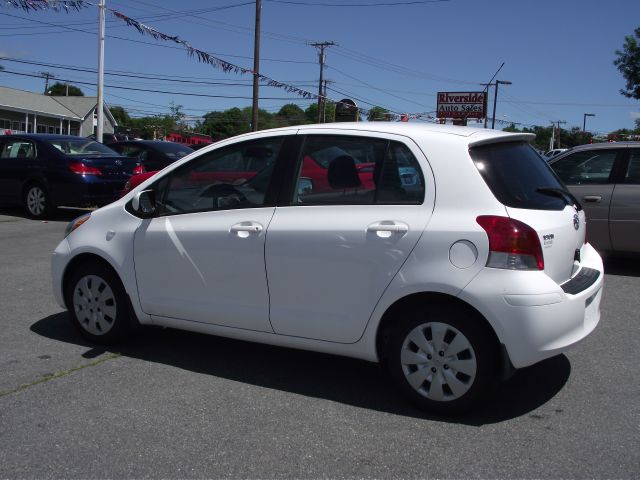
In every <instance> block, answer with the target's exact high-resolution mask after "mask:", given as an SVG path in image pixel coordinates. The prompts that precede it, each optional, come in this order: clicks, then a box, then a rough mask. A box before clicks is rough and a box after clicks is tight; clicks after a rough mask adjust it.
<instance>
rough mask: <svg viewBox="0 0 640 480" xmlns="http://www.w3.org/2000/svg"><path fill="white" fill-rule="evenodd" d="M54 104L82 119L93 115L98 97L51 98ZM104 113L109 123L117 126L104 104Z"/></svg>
mask: <svg viewBox="0 0 640 480" xmlns="http://www.w3.org/2000/svg"><path fill="white" fill-rule="evenodd" d="M50 98H53V99H54V100H55V101H56V102H58V103H60V104H61V105H62V106H64V107H66V108H68V109H69V110H71V111H72V112H73V113H75V114H76V115H78V116H79V117H80V118H82V119H84V118H86V116H87V115H90V114H91V113H93V110H94V109H95V108H96V106H97V105H98V97H58V96H52V97H50ZM104 111H105V113H106V114H107V116H108V117H109V119H110V120H111V123H113V124H114V125H117V122H116V120H115V118H113V115H111V111H110V110H109V107H108V106H107V104H106V103H105V104H104Z"/></svg>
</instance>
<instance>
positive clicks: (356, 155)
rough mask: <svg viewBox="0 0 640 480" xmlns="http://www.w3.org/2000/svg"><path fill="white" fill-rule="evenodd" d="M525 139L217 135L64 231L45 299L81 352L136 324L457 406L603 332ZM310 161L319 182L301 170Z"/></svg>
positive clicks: (582, 268)
mask: <svg viewBox="0 0 640 480" xmlns="http://www.w3.org/2000/svg"><path fill="white" fill-rule="evenodd" d="M532 138H533V135H529V134H514V133H506V132H500V131H495V130H484V129H472V128H466V127H458V126H447V125H427V124H424V125H418V124H416V125H411V124H400V123H389V122H375V123H358V124H355V123H351V124H350V123H346V124H324V125H308V126H298V127H295V128H283V129H276V130H264V131H260V132H254V133H251V134H246V135H240V136H237V137H234V138H231V139H228V140H225V141H221V142H218V143H216V144H215V145H214V146H212V147H210V148H207V149H204V150H201V151H200V152H197V153H196V154H194V155H191V156H190V157H188V158H186V159H183V160H182V161H179V162H176V163H174V164H173V165H170V166H169V167H167V168H166V169H164V170H162V171H161V172H159V173H157V174H156V175H154V176H152V177H150V178H148V179H147V180H146V181H145V182H144V183H142V184H141V185H139V186H138V187H136V188H135V189H134V190H133V191H131V192H129V193H128V194H127V195H126V196H125V197H124V198H121V199H120V200H119V201H117V202H115V203H113V204H111V205H109V206H107V207H105V208H102V209H99V210H97V211H94V212H92V213H90V214H87V215H85V216H83V217H80V218H79V219H77V220H75V221H73V222H71V223H70V224H69V226H68V228H67V236H66V238H65V239H64V240H63V241H62V242H61V243H60V245H59V246H58V247H57V248H56V250H55V252H54V255H53V257H52V278H53V287H54V292H55V297H56V300H57V302H58V303H59V304H60V305H61V306H63V307H64V308H67V309H68V310H69V315H70V319H71V321H72V323H73V325H75V327H76V328H77V330H78V331H79V332H80V333H81V334H82V335H84V337H85V338H87V339H89V340H90V341H94V342H101V343H110V342H115V341H118V340H119V339H122V338H124V337H126V335H127V333H128V329H129V327H130V326H131V325H132V322H133V323H134V324H135V323H136V321H137V322H139V323H141V324H154V325H160V326H167V327H173V328H181V329H185V330H192V331H196V332H201V333H209V334H214V335H222V336H229V337H233V338H238V339H245V340H251V341H257V342H263V343H269V344H274V345H280V346H287V347H293V348H300V349H307V350H316V351H321V352H325V353H333V354H340V355H346V356H351V357H356V358H360V359H364V360H368V361H378V362H381V363H383V364H384V365H386V366H387V367H388V368H389V371H390V373H391V375H392V377H393V378H394V379H395V381H396V382H397V385H398V387H399V389H400V390H401V391H402V392H403V393H404V394H405V395H406V396H407V397H408V398H409V399H411V400H412V401H414V402H416V403H417V404H418V405H420V406H421V407H423V408H426V409H429V410H432V411H437V412H442V413H453V412H457V411H460V410H464V409H466V408H469V407H471V406H472V405H473V404H474V403H475V402H476V401H477V400H478V399H479V398H480V397H481V396H482V395H484V394H486V393H487V391H488V390H489V387H490V386H491V385H492V384H493V382H494V380H495V379H496V377H499V376H500V375H505V373H506V372H509V371H512V370H513V368H514V367H515V368H521V367H526V366H529V365H532V364H534V363H536V362H539V361H541V360H544V359H545V358H549V357H551V356H554V355H557V354H559V353H561V352H563V351H565V350H566V349H568V348H569V347H571V346H573V345H575V344H576V343H578V342H579V341H581V340H582V339H584V338H585V337H586V336H587V335H589V334H590V333H591V332H592V331H593V329H594V328H595V327H596V325H597V324H598V322H599V319H600V300H601V296H602V285H603V269H602V260H601V258H600V256H599V255H598V253H597V252H596V251H595V250H594V248H593V247H592V246H591V245H589V244H588V243H587V242H586V238H585V232H586V229H585V217H584V212H583V211H582V210H581V209H580V207H579V205H577V204H576V203H575V202H574V201H573V200H572V199H571V198H570V194H569V193H568V192H567V191H566V189H565V187H564V186H563V185H562V183H561V182H560V181H559V180H558V178H557V176H556V175H555V174H554V173H553V171H552V170H551V168H550V167H549V165H548V164H547V163H546V162H545V161H544V160H542V159H541V158H540V157H539V155H538V154H537V153H535V151H534V150H533V149H532V148H531V147H530V146H529V145H528V142H529V141H530V140H531V139H532ZM320 152H324V153H322V154H321V153H320ZM324 154H326V161H327V164H326V169H324V170H323V172H324V171H326V180H327V183H326V184H321V182H320V181H314V178H311V177H308V176H306V175H307V174H306V173H305V169H304V168H305V167H304V164H305V162H307V161H308V160H307V159H308V158H315V159H316V160H318V161H319V162H320V163H323V160H319V158H320V157H321V156H322V155H324ZM316 157H318V158H316ZM314 161H315V160H314ZM359 165H361V166H362V165H365V167H362V168H360V169H359V168H358V166H359ZM323 168H324V166H323ZM243 169H244V171H242V170H243ZM363 169H366V170H367V171H365V172H362V170H363ZM365 173H366V174H367V177H365V176H364V175H363V174H365ZM240 175H241V176H240ZM368 179H370V181H369V180H368ZM323 181H324V179H323ZM436 187H437V192H436ZM436 194H437V201H436ZM107 231H108V232H112V233H113V235H115V238H117V241H115V242H114V241H110V240H111V237H110V236H105V232H107ZM130 315H132V316H133V317H131V316H130Z"/></svg>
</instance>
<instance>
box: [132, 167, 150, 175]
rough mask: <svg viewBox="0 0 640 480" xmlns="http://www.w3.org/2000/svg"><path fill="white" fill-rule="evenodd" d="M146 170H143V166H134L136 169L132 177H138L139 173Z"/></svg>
mask: <svg viewBox="0 0 640 480" xmlns="http://www.w3.org/2000/svg"><path fill="white" fill-rule="evenodd" d="M146 171H147V170H146V169H145V168H144V165H136V168H134V169H133V174H134V175H140V174H141V173H144V172H146Z"/></svg>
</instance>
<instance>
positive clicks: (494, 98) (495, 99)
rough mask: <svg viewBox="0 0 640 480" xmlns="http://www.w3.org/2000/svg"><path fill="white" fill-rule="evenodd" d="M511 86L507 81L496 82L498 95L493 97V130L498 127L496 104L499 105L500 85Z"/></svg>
mask: <svg viewBox="0 0 640 480" xmlns="http://www.w3.org/2000/svg"><path fill="white" fill-rule="evenodd" d="M499 84H503V85H511V82H509V81H507V80H504V81H503V80H496V93H495V95H494V96H493V118H492V120H491V129H493V128H494V127H495V125H496V104H497V103H498V85H499Z"/></svg>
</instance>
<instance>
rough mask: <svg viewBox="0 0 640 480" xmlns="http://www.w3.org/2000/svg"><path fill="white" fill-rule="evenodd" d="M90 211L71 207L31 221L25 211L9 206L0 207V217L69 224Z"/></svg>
mask: <svg viewBox="0 0 640 480" xmlns="http://www.w3.org/2000/svg"><path fill="white" fill-rule="evenodd" d="M89 211H91V209H88V208H71V207H62V208H56V209H55V210H54V211H53V212H51V213H50V214H49V215H47V216H46V217H45V218H43V219H41V220H40V219H39V220H33V219H32V218H31V217H29V216H28V215H27V213H26V212H25V210H24V209H23V208H20V207H9V206H0V215H6V216H9V217H17V218H24V219H26V220H33V221H34V222H41V221H42V220H46V221H51V222H70V221H71V220H73V219H74V218H76V217H79V216H80V215H82V214H84V213H87V212H89Z"/></svg>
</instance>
